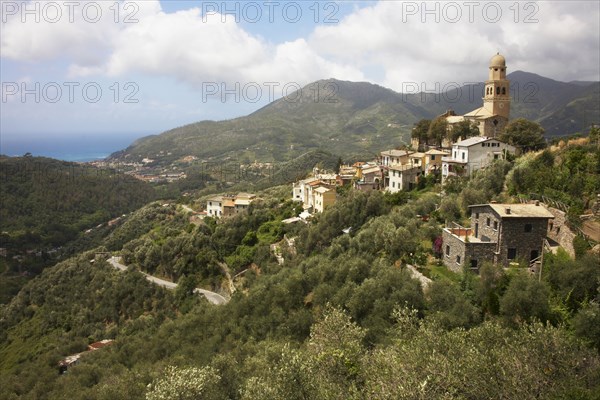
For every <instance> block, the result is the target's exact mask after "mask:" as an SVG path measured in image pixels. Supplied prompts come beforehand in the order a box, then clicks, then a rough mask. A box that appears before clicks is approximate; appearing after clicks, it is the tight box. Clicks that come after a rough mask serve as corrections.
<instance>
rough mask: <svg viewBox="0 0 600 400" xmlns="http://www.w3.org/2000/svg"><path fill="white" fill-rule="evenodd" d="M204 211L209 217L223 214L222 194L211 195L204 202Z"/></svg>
mask: <svg viewBox="0 0 600 400" xmlns="http://www.w3.org/2000/svg"><path fill="white" fill-rule="evenodd" d="M206 213H207V215H208V216H209V217H215V218H220V217H222V216H223V196H217V197H212V198H210V199H208V201H207V202H206Z"/></svg>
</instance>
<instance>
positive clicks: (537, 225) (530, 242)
mask: <svg viewBox="0 0 600 400" xmlns="http://www.w3.org/2000/svg"><path fill="white" fill-rule="evenodd" d="M469 209H470V211H471V227H470V228H465V227H462V226H460V225H458V224H454V226H452V227H447V228H445V229H444V230H443V232H442V238H443V255H442V258H443V261H444V264H445V265H446V266H447V267H448V268H449V269H451V270H453V271H456V272H459V271H461V270H462V268H463V266H464V265H465V263H468V267H470V268H472V269H478V268H479V267H480V266H481V264H482V263H483V262H484V261H488V262H492V263H494V264H500V265H503V266H505V267H506V266H508V265H509V263H511V262H516V261H518V260H525V261H527V262H529V263H534V262H536V261H539V260H538V259H539V257H540V256H541V254H542V251H543V247H544V242H545V239H546V236H547V234H548V221H549V220H551V219H553V218H554V216H553V215H552V213H550V211H548V210H547V209H546V208H545V207H544V206H541V205H540V204H539V203H535V204H480V205H472V206H469Z"/></svg>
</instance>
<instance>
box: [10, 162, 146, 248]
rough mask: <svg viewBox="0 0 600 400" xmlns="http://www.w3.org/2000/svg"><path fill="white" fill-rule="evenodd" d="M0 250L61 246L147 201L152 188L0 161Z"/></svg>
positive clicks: (69, 169) (64, 167)
mask: <svg viewBox="0 0 600 400" xmlns="http://www.w3.org/2000/svg"><path fill="white" fill-rule="evenodd" d="M0 174H1V176H0V180H1V181H2V185H1V186H0V196H1V197H2V204H1V206H0V230H1V231H2V232H8V235H3V237H2V241H3V247H8V248H12V247H14V246H18V247H20V248H27V246H30V247H29V248H39V247H42V246H61V245H63V244H65V243H66V242H67V241H69V240H72V239H74V238H75V237H76V236H77V234H79V233H80V232H81V231H82V230H85V229H88V228H91V227H93V226H96V225H98V224H100V223H105V222H107V221H108V220H109V219H111V218H114V217H117V216H120V215H121V214H123V213H126V212H129V211H132V210H135V209H137V208H139V207H141V206H142V205H144V204H146V203H147V202H149V201H151V200H152V199H153V198H154V196H155V194H154V190H153V189H152V187H150V186H149V185H147V184H145V183H143V182H141V181H138V180H136V179H134V178H132V177H129V176H125V175H123V174H121V173H118V172H116V171H114V170H103V169H97V168H94V167H91V166H89V165H82V164H76V163H70V162H65V161H59V160H53V159H49V158H39V157H17V158H15V157H1V158H0Z"/></svg>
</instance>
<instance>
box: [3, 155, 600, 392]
mask: <svg viewBox="0 0 600 400" xmlns="http://www.w3.org/2000/svg"><path fill="white" fill-rule="evenodd" d="M566 151H568V150H566ZM586 154H587V152H586ZM537 157H545V156H544V155H543V154H542V155H539V156H537ZM584 158H585V157H584ZM565 159H567V157H565ZM519 165H520V164H519ZM512 167H513V166H512V165H511V164H510V163H508V162H498V163H496V164H494V165H493V166H491V167H490V168H488V169H486V170H485V171H480V172H479V173H477V174H476V175H475V176H474V177H472V179H471V180H469V181H456V182H453V183H452V185H451V186H449V187H448V188H447V191H446V193H445V195H444V196H442V197H440V196H439V193H438V192H437V191H436V190H435V188H432V187H428V188H423V189H421V190H419V191H413V192H409V193H400V194H395V195H389V194H385V195H384V194H382V193H380V192H371V193H362V192H353V191H349V192H345V193H343V194H341V195H340V199H339V201H338V202H337V203H336V204H335V205H333V206H332V207H330V208H328V209H327V210H326V211H325V212H324V213H323V214H320V215H318V216H317V217H316V218H315V220H314V221H313V222H311V223H310V224H306V225H305V224H302V223H300V224H297V225H294V224H292V225H285V224H282V223H281V220H282V219H284V218H287V217H289V216H291V215H293V214H294V213H296V212H297V211H298V210H296V209H295V205H294V204H293V203H292V202H291V201H289V200H286V199H285V198H281V193H280V191H279V190H277V189H272V190H268V191H265V192H262V193H260V197H262V198H263V201H262V202H257V203H256V204H254V205H253V206H252V207H251V208H250V210H249V212H248V214H245V215H244V214H240V215H238V216H236V217H234V218H231V219H225V220H222V221H214V220H212V219H209V218H208V219H206V220H205V223H204V224H200V225H197V226H196V225H192V224H190V223H189V222H188V220H187V216H186V215H185V214H184V212H183V211H182V210H181V209H180V208H179V207H177V206H176V205H174V204H172V203H171V205H168V206H165V204H157V203H153V204H150V205H148V206H146V207H144V208H142V209H140V210H138V211H137V212H135V213H133V214H132V215H130V216H128V218H126V220H125V221H124V222H123V224H122V225H120V226H119V227H117V228H116V229H115V230H113V231H112V233H111V234H110V235H109V236H107V237H106V239H105V241H104V242H103V244H104V245H105V246H106V247H108V248H109V249H111V250H120V253H121V255H122V257H123V258H124V259H125V261H126V262H127V263H129V264H131V265H133V267H132V270H130V271H128V272H118V271H116V270H114V269H112V267H110V266H109V265H108V264H106V263H105V262H103V261H101V260H100V259H98V260H97V261H95V262H94V263H91V258H92V257H93V254H91V253H89V254H83V255H81V256H78V257H76V258H73V259H71V260H68V261H65V262H63V263H62V264H59V265H57V266H55V267H52V268H50V269H48V270H46V271H45V272H44V273H43V274H42V275H41V276H39V277H38V278H36V279H35V280H33V281H31V282H30V283H28V284H27V285H26V286H25V288H24V289H23V290H22V291H21V293H20V294H19V295H18V296H17V297H16V298H15V299H14V300H13V301H12V302H11V303H10V304H9V305H7V306H4V307H2V308H1V309H0V329H1V331H0V338H2V340H1V344H0V359H2V360H3V361H2V364H0V366H1V367H0V386H1V387H2V388H3V391H2V392H1V393H0V398H7V399H13V398H24V399H34V398H35V399H55V398H66V397H69V398H70V399H144V398H146V399H163V398H164V399H170V398H190V399H193V398H206V399H228V398H231V399H267V398H269V399H271V398H272V399H284V398H291V399H322V398H331V399H337V398H339V399H349V398H354V399H373V398H375V399H395V398H427V399H429V398H432V399H438V398H440V399H454V398H473V399H480V398H481V399H484V398H498V397H503V398H508V399H513V398H514V399H521V398H523V399H525V398H527V399H528V398H541V399H571V398H579V399H595V398H598V394H599V393H600V386H598V383H599V382H600V379H599V378H600V357H599V356H598V349H599V348H600V332H599V331H598V329H597V326H600V320H599V317H598V316H599V315H600V309H599V305H598V304H599V303H598V302H599V301H600V298H599V297H598V293H600V292H599V291H598V288H599V286H598V285H599V283H598V282H600V280H599V279H600V275H599V274H600V272H599V270H598V268H597V256H595V255H591V254H585V253H582V254H579V255H578V258H577V259H570V258H569V257H568V256H567V255H566V254H565V253H562V252H559V253H558V254H556V255H547V256H546V257H545V264H544V268H543V274H542V279H541V280H539V279H538V277H537V276H536V277H532V276H530V275H529V274H528V273H527V272H525V271H524V270H522V269H518V268H513V269H510V270H502V269H498V268H495V267H493V266H491V265H484V266H482V268H481V271H480V275H478V276H476V275H473V274H472V273H470V272H468V271H465V273H463V274H454V273H451V272H449V271H447V270H445V268H443V267H440V266H439V265H437V262H436V259H435V246H434V245H435V243H436V242H437V239H438V238H439V236H440V232H441V225H442V224H443V222H444V221H445V220H460V219H462V218H465V217H466V211H467V207H466V206H467V205H468V204H472V202H487V201H490V200H500V201H507V200H508V198H507V196H508V195H507V193H505V192H503V189H504V187H505V184H509V185H510V182H511V179H512V178H511V177H510V175H509V176H508V178H507V177H506V174H507V172H508V171H509V170H511V168H512ZM582 169H583V166H582ZM524 188H525V189H529V186H526V187H524ZM281 190H284V189H281ZM517 194H522V193H521V192H520V191H517ZM349 227H351V228H352V229H351V230H350V233H344V230H346V232H347V228H349ZM284 235H285V237H286V238H288V239H291V238H295V246H294V247H293V248H291V247H289V246H288V241H285V240H284V241H282V238H283V237H284ZM272 244H277V245H278V246H279V249H280V254H281V255H282V256H283V258H284V260H285V262H284V264H283V265H280V264H279V263H278V261H277V259H276V258H275V257H274V256H273V254H272V251H271V245H272ZM407 263H408V264H414V265H417V266H419V269H420V270H421V271H422V272H423V273H424V274H426V275H428V276H429V277H430V278H432V279H433V283H431V284H430V286H429V288H428V289H427V290H424V289H423V288H422V286H421V285H420V284H419V282H418V281H417V280H415V279H413V277H412V275H411V273H410V272H409V270H408V269H407V268H406V267H405V265H406V264H407ZM223 264H225V265H226V266H227V267H228V269H229V271H230V273H231V275H232V276H235V275H237V277H236V278H235V279H234V281H235V285H236V287H237V291H236V292H235V293H233V295H232V297H231V301H230V302H229V303H228V304H226V305H224V306H218V307H217V306H212V305H209V304H208V303H207V302H205V301H204V300H202V299H201V298H199V297H197V296H196V295H194V294H192V293H191V291H190V290H186V288H188V289H189V288H191V287H194V286H203V287H206V288H215V289H218V288H220V287H224V286H225V285H224V279H225V278H224V275H223V270H222V266H223ZM138 268H139V269H142V270H145V271H148V272H152V273H154V274H157V275H160V276H165V277H168V278H172V279H173V280H179V282H180V284H182V285H181V286H180V288H181V289H178V290H176V291H175V292H172V293H169V292H166V291H165V290H163V289H158V288H156V287H152V286H150V284H149V283H147V282H146V281H144V280H143V279H142V277H141V275H139V274H138V273H137V272H135V271H134V269H138ZM104 338H113V339H115V343H114V344H113V345H112V346H110V347H107V348H105V349H102V350H99V351H96V352H93V353H92V354H89V355H86V356H85V357H83V358H82V359H81V361H80V363H79V364H78V365H76V366H74V367H72V368H71V369H70V370H69V371H68V372H67V374H65V375H58V372H57V364H56V363H57V361H58V360H59V359H60V358H61V357H65V356H67V355H69V354H71V353H74V352H78V351H81V349H83V347H84V346H85V345H86V344H88V343H90V342H93V341H96V340H100V339H104Z"/></svg>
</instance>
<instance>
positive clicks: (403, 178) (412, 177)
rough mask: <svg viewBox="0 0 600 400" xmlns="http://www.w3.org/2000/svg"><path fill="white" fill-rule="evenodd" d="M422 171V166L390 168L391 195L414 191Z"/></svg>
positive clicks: (394, 166) (389, 187)
mask: <svg viewBox="0 0 600 400" xmlns="http://www.w3.org/2000/svg"><path fill="white" fill-rule="evenodd" d="M421 171H422V169H421V167H420V166H412V165H410V164H409V165H392V166H391V167H389V172H388V186H387V190H388V191H389V192H390V193H396V192H399V191H401V190H410V189H412V186H413V185H414V184H416V183H417V178H418V176H419V175H420V174H421Z"/></svg>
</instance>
